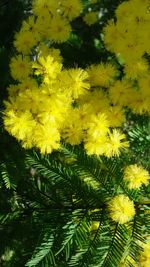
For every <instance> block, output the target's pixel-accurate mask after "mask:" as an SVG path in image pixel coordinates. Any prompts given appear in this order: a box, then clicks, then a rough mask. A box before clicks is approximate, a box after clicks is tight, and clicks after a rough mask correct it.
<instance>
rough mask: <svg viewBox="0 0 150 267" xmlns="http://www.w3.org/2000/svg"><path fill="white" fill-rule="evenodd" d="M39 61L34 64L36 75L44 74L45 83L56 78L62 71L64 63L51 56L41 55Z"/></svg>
mask: <svg viewBox="0 0 150 267" xmlns="http://www.w3.org/2000/svg"><path fill="white" fill-rule="evenodd" d="M37 61H38V62H34V63H33V64H32V67H33V68H34V69H35V74H36V75H43V78H44V83H46V84H49V83H50V81H51V79H56V77H57V75H58V74H59V73H60V71H61V68H62V64H60V63H59V62H57V61H54V58H53V57H51V56H48V57H39V58H38V59H37Z"/></svg>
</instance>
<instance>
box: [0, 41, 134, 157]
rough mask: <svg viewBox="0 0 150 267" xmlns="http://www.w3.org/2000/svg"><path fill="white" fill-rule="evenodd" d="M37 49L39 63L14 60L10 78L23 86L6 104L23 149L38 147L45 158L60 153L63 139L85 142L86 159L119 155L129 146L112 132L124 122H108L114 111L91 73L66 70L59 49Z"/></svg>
mask: <svg viewBox="0 0 150 267" xmlns="http://www.w3.org/2000/svg"><path fill="white" fill-rule="evenodd" d="M37 50H38V53H37V59H36V60H34V59H33V60H31V59H30V58H29V57H27V56H21V55H18V56H16V57H14V58H12V60H11V63H10V69H11V74H12V76H13V78H14V79H17V80H18V82H19V83H18V84H17V85H11V86H10V87H9V99H8V101H5V107H6V108H5V112H4V125H5V128H6V130H7V131H8V132H9V133H10V134H11V135H12V136H14V137H16V138H17V139H18V140H20V141H21V142H22V145H23V146H24V147H25V148H31V147H37V148H39V149H40V151H41V153H50V152H52V151H53V149H58V148H59V146H60V141H61V140H65V141H66V142H68V143H70V144H72V145H78V144H80V143H81V142H84V145H85V149H86V150H87V153H88V154H96V155H106V156H107V157H111V156H118V155H119V154H120V149H122V148H123V149H124V148H127V147H128V146H129V145H128V142H127V141H125V135H124V134H123V133H121V132H120V130H118V129H113V130H111V129H110V127H112V126H118V125H120V124H122V122H123V121H124V117H123V119H122V118H120V117H118V119H117V117H115V120H113V118H112V120H111V122H110V120H109V119H108V118H109V117H111V116H110V114H111V113H112V109H114V112H115V109H116V107H111V105H110V102H109V99H108V97H107V94H105V93H104V91H103V90H100V89H97V88H96V89H95V88H94V87H93V84H92V82H91V83H90V81H89V74H88V72H87V71H85V70H83V69H81V68H75V69H64V68H63V65H62V58H61V56H60V51H59V50H58V49H48V48H47V47H46V46H44V45H42V47H40V48H39V47H38V48H37ZM52 55H53V56H52ZM107 67H108V66H106V68H107ZM101 68H102V69H104V68H105V66H103V65H101ZM109 68H110V66H109ZM111 68H112V69H113V66H112V67H111ZM113 75H114V72H113ZM111 76H112V75H110V74H109V77H111ZM34 77H36V79H34ZM117 109H118V108H117ZM117 109H116V112H118V113H119V110H117Z"/></svg>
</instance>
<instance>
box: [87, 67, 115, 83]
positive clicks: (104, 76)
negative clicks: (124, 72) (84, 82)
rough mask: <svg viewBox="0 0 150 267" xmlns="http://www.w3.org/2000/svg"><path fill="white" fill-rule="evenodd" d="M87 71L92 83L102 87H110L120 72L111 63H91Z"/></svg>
mask: <svg viewBox="0 0 150 267" xmlns="http://www.w3.org/2000/svg"><path fill="white" fill-rule="evenodd" d="M87 72H88V74H89V79H90V82H91V85H92V86H102V87H108V86H109V85H110V83H111V82H112V81H113V79H114V77H115V76H116V75H117V73H118V71H117V70H116V68H115V67H114V66H113V65H111V64H109V63H107V64H104V63H101V64H98V65H91V66H89V67H88V68H87Z"/></svg>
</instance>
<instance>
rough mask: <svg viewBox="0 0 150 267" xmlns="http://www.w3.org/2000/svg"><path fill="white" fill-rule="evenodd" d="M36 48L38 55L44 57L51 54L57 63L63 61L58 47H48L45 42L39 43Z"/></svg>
mask: <svg viewBox="0 0 150 267" xmlns="http://www.w3.org/2000/svg"><path fill="white" fill-rule="evenodd" d="M37 50H38V53H39V56H42V57H44V58H45V57H48V56H51V57H53V58H54V61H57V62H59V63H62V61H63V58H62V56H61V52H60V50H59V49H55V48H49V47H48V46H47V45H45V44H40V45H39V46H38V49H37Z"/></svg>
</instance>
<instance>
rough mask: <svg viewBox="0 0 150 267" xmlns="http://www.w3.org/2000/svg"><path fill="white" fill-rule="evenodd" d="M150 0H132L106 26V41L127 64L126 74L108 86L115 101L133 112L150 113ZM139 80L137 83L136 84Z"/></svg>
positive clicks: (119, 9)
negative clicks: (149, 55) (149, 58)
mask: <svg viewBox="0 0 150 267" xmlns="http://www.w3.org/2000/svg"><path fill="white" fill-rule="evenodd" d="M149 4H150V3H149V0H144V1H143V0H130V1H125V2H123V3H121V4H120V5H119V6H118V8H117V10H116V21H113V20H110V21H109V23H108V24H107V25H106V27H105V28H104V43H105V45H106V47H107V48H108V49H109V50H110V51H111V52H113V53H115V54H116V56H117V57H118V60H119V62H120V61H121V62H122V64H123V67H124V78H123V79H122V80H121V81H117V82H116V83H115V84H114V85H113V86H112V87H111V88H110V90H109V94H110V99H111V100H112V103H113V104H116V103H117V104H120V105H121V106H128V107H129V108H130V109H132V111H133V112H134V113H137V114H150V90H149V86H150V77H149V64H148V61H147V59H146V55H147V54H149V53H150V43H149V36H150V27H149V25H150V10H149ZM135 81H136V84H135Z"/></svg>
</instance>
